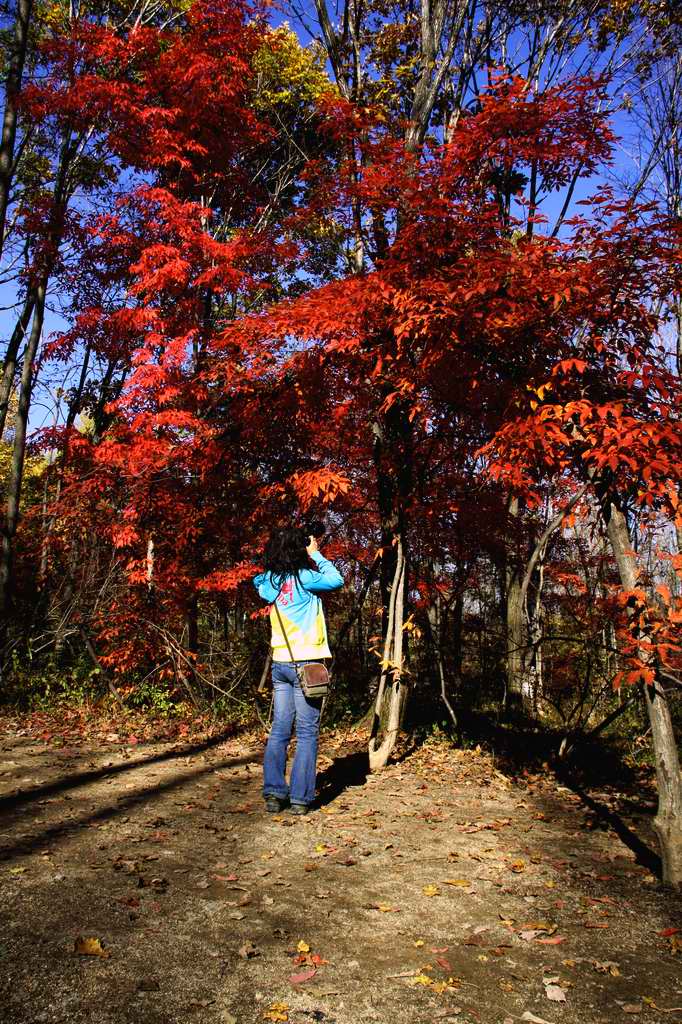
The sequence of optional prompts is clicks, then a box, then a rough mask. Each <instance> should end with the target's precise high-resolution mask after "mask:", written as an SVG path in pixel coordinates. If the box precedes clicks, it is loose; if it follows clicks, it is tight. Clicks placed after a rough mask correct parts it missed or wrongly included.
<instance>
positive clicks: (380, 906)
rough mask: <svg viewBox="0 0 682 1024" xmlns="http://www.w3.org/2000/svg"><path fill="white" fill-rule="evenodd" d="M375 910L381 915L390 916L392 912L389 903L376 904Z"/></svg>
mask: <svg viewBox="0 0 682 1024" xmlns="http://www.w3.org/2000/svg"><path fill="white" fill-rule="evenodd" d="M377 909H378V910H380V911H381V913H382V914H390V913H392V912H393V907H392V906H391V904H390V903H377Z"/></svg>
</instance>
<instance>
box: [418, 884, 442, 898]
mask: <svg viewBox="0 0 682 1024" xmlns="http://www.w3.org/2000/svg"><path fill="white" fill-rule="evenodd" d="M422 892H423V893H424V895H425V896H440V889H439V888H438V886H437V885H425V886H424V888H423V889H422Z"/></svg>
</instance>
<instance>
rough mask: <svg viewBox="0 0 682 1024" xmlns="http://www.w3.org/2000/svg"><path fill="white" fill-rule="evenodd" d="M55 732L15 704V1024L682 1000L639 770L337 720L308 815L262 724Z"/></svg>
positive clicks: (502, 1021)
mask: <svg viewBox="0 0 682 1024" xmlns="http://www.w3.org/2000/svg"><path fill="white" fill-rule="evenodd" d="M61 724H62V725H63V724H64V723H63V722H62V723H61ZM105 728H106V727H105ZM109 728H111V727H110V726H109ZM40 730H42V731H37V730H36V729H35V728H33V729H32V728H31V727H30V725H29V726H28V727H27V726H26V720H25V719H18V718H5V719H1V720H0V751H1V761H2V763H1V764H0V810H2V818H1V819H0V822H1V823H0V1021H2V1024H39V1022H40V1024H42V1022H54V1024H62V1022H64V1024H66V1022H68V1024H85V1022H87V1024H138V1022H139V1024H175V1022H176V1021H177V1022H185V1021H186V1022H188V1024H193V1022H202V1024H204V1022H205V1024H235V1022H238V1024H256V1022H259V1024H260V1022H264V1021H273V1022H276V1021H281V1022H285V1021H291V1022H292V1024H310V1022H320V1024H364V1022H368V1024H408V1022H409V1024H436V1022H440V1021H447V1022H453V1024H457V1022H461V1024H464V1022H466V1024H471V1022H478V1024H512V1022H516V1021H529V1022H551V1024H561V1022H567V1024H578V1022H581V1024H601V1022H604V1024H606V1022H608V1024H610V1022H615V1021H628V1020H632V1021H640V1022H642V1024H649V1022H652V1021H657V1022H658V1021H671V1022H682V930H681V929H682V899H681V898H680V897H679V896H674V895H671V894H670V893H669V892H666V891H664V890H663V889H662V888H661V887H660V884H659V881H658V878H657V877H656V874H655V871H656V855H655V852H654V851H655V850H656V844H655V841H654V837H653V834H652V831H651V818H652V815H653V806H654V804H653V800H654V794H653V791H652V789H651V788H650V785H649V783H648V782H646V781H643V782H641V784H639V785H638V786H637V787H636V788H630V789H629V791H628V792H624V791H623V790H622V788H618V787H617V786H614V785H610V786H604V785H602V787H601V788H600V789H598V790H594V789H592V790H590V791H587V790H585V789H584V788H583V787H582V785H579V784H578V783H577V782H575V781H573V780H572V779H571V777H570V774H567V775H562V778H561V779H559V778H557V776H556V775H555V774H554V773H553V772H552V771H551V770H550V769H549V768H548V767H546V766H545V768H540V769H539V770H538V771H536V772H535V773H529V772H528V771H526V772H525V773H524V772H523V771H522V770H520V769H519V768H518V766H515V765H513V764H510V763H508V762H505V761H504V759H502V758H501V757H499V756H498V757H497V758H494V757H493V756H492V754H491V753H490V752H486V751H481V750H480V749H474V750H471V749H469V750H456V749H453V748H452V747H451V746H449V745H448V744H446V743H444V742H436V741H431V742H428V743H426V744H424V745H423V746H421V747H419V748H417V749H414V750H412V752H404V753H403V756H402V758H401V759H400V760H399V761H398V762H397V763H395V764H392V765H390V766H389V767H387V768H386V769H385V770H383V771H382V772H379V773H377V774H376V775H372V776H368V775H367V771H366V756H365V754H364V753H363V751H364V746H365V740H364V738H363V737H360V736H358V735H357V734H352V735H346V736H342V734H341V733H331V734H328V735H327V736H326V737H325V738H324V740H323V744H322V756H321V764H320V769H321V771H320V783H321V792H320V798H319V807H318V809H316V810H315V811H314V812H312V813H311V814H309V815H308V816H307V817H303V818H295V817H292V816H291V815H289V814H288V813H287V812H284V813H282V814H278V815H267V814H266V813H264V810H263V805H262V801H261V797H260V760H261V755H262V740H263V736H262V735H261V734H260V733H259V732H258V733H254V732H251V733H249V734H243V735H241V736H238V735H233V736H231V737H230V736H227V737H226V736H223V737H220V736H213V737H210V736H204V737H203V738H202V737H192V736H186V737H185V738H183V739H177V738H176V739H175V740H171V741H150V742H140V741H139V738H138V737H137V736H129V735H124V734H120V735H119V734H118V733H116V732H111V731H108V732H107V731H103V732H100V733H99V734H98V733H97V731H96V727H93V726H92V725H91V726H90V728H89V731H86V732H85V733H84V734H82V735H80V738H79V739H78V742H77V743H76V742H72V739H73V737H72V736H70V735H69V734H68V732H67V731H65V730H64V729H62V731H61V733H60V723H59V722H58V721H57V723H56V725H53V726H52V727H50V728H48V729H47V730H45V729H44V725H43V726H41V727H40ZM65 742H66V743H67V745H64V744H65Z"/></svg>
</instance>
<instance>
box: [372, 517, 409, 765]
mask: <svg viewBox="0 0 682 1024" xmlns="http://www.w3.org/2000/svg"><path fill="white" fill-rule="evenodd" d="M396 548H397V550H396V562H395V573H394V576H393V585H392V587H391V595H390V600H389V607H388V628H387V630H386V639H385V641H384V648H383V658H382V661H381V676H380V679H379V688H378V690H377V695H376V700H375V703H374V717H373V721H372V732H371V736H370V740H369V767H370V771H377V769H379V768H383V767H384V765H385V764H386V762H387V761H388V759H389V757H390V755H391V753H392V751H393V749H394V748H395V745H396V742H397V740H398V731H399V729H400V722H401V719H402V714H403V709H404V707H405V701H406V699H407V692H408V688H407V685H406V683H405V682H404V681H403V675H402V666H403V609H404V604H405V558H404V553H403V548H402V542H401V540H400V537H398V539H397V543H396ZM380 737H381V742H379V738H380Z"/></svg>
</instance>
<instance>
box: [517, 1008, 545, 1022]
mask: <svg viewBox="0 0 682 1024" xmlns="http://www.w3.org/2000/svg"><path fill="white" fill-rule="evenodd" d="M521 1020H527V1021H530V1024H552V1022H551V1021H549V1020H545V1018H544V1017H536V1016H535V1014H534V1013H531V1012H530V1010H524V1012H523V1013H522V1014H521Z"/></svg>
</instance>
